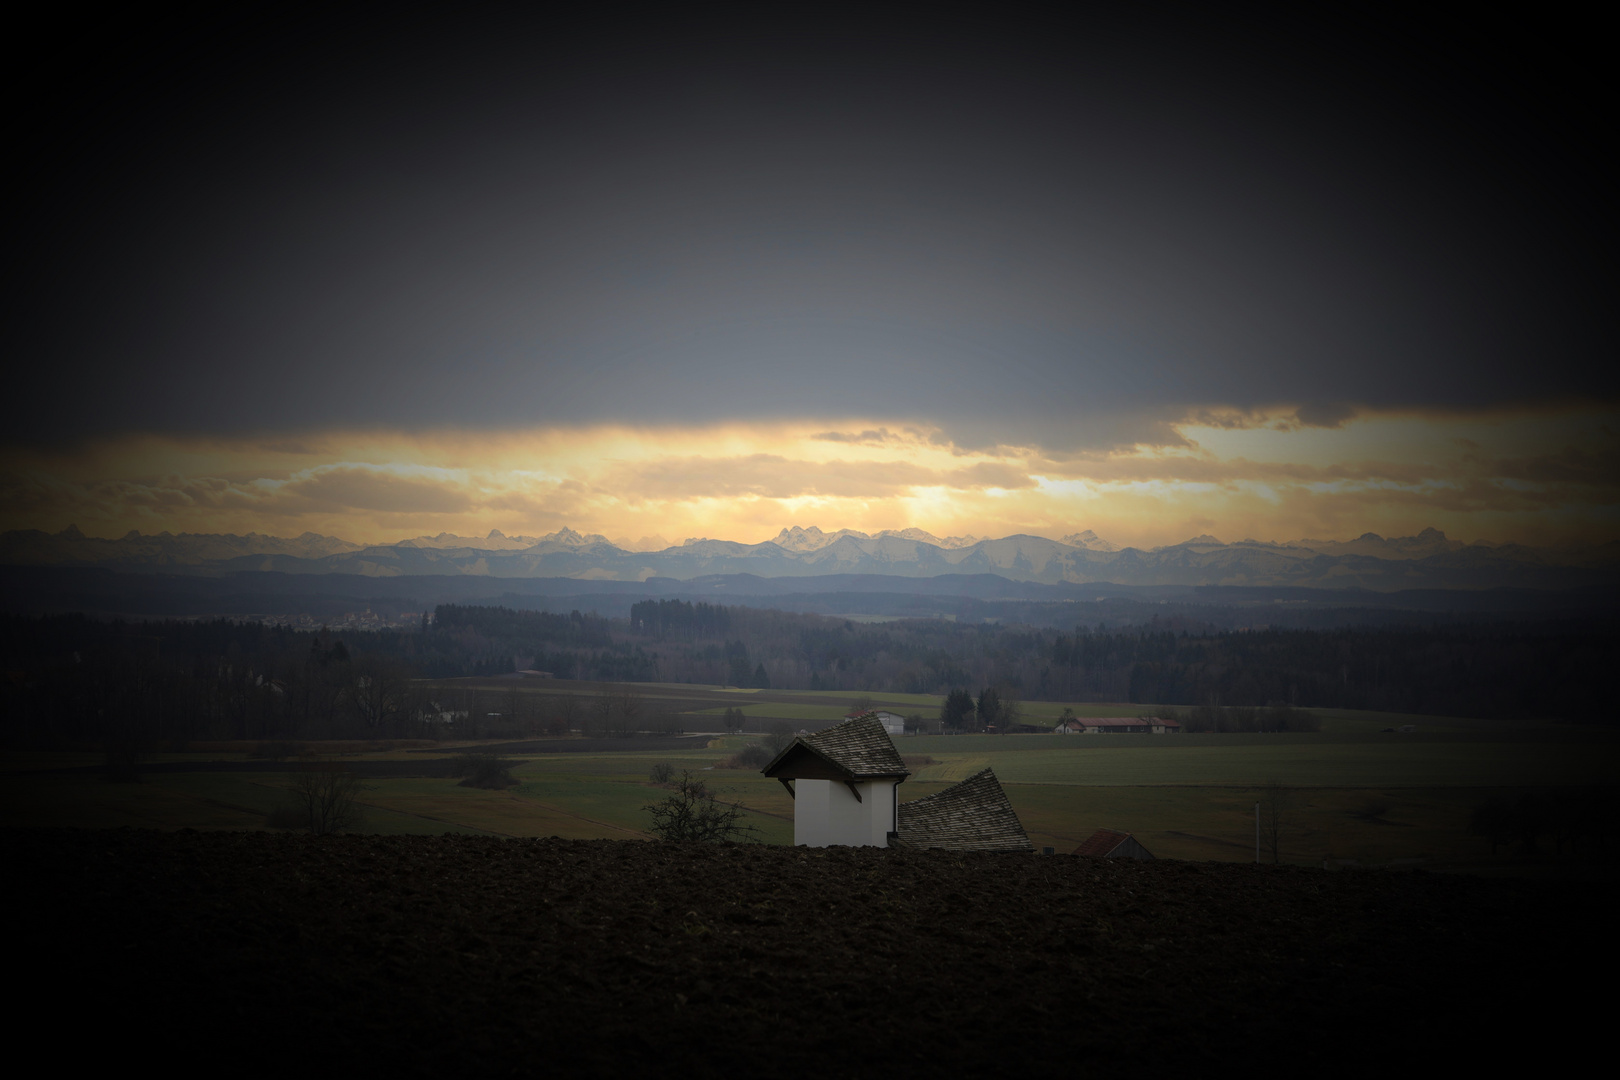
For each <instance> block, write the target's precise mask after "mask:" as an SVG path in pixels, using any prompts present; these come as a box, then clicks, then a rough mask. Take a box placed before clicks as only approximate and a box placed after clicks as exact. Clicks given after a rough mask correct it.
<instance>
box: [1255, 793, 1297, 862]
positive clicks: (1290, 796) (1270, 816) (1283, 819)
mask: <svg viewBox="0 0 1620 1080" xmlns="http://www.w3.org/2000/svg"><path fill="white" fill-rule="evenodd" d="M1298 794H1299V793H1298V792H1296V791H1295V790H1294V789H1293V788H1291V787H1287V786H1286V785H1284V784H1281V783H1279V782H1277V781H1276V780H1272V781H1270V782H1269V783H1267V784H1266V786H1265V787H1263V788H1261V789H1260V840H1261V842H1262V843H1263V844H1264V845H1265V848H1266V850H1267V851H1269V852H1271V861H1272V862H1274V863H1277V862H1281V861H1282V838H1283V835H1284V834H1285V833H1287V832H1291V831H1292V830H1293V827H1294V823H1295V818H1296V817H1297V810H1298V805H1299V798H1298Z"/></svg>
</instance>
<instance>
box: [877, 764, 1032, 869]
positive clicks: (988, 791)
mask: <svg viewBox="0 0 1620 1080" xmlns="http://www.w3.org/2000/svg"><path fill="white" fill-rule="evenodd" d="M891 843H892V845H893V846H894V847H907V848H950V849H951V850H953V851H1034V850H1035V846H1034V845H1033V844H1031V843H1030V842H1029V837H1028V836H1026V835H1025V834H1024V826H1023V824H1022V823H1021V822H1020V821H1019V820H1018V815H1017V814H1016V813H1015V812H1014V811H1013V808H1012V803H1010V802H1008V801H1007V793H1006V792H1004V791H1002V790H1001V784H1000V783H999V782H998V781H997V780H996V774H995V772H994V771H993V770H991V769H983V770H981V771H979V772H976V773H974V774H973V775H972V776H970V777H968V778H967V779H966V780H963V781H962V782H961V783H960V784H953V785H952V786H950V787H948V788H946V789H945V790H944V791H939V792H935V793H934V794H932V795H925V796H923V797H922V798H920V799H917V800H916V801H915V802H908V803H901V804H900V822H899V832H898V835H897V836H896V837H895V839H894V840H893V841H891Z"/></svg>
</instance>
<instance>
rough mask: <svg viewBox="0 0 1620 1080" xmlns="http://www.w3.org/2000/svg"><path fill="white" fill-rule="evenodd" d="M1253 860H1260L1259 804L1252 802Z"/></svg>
mask: <svg viewBox="0 0 1620 1080" xmlns="http://www.w3.org/2000/svg"><path fill="white" fill-rule="evenodd" d="M1254 861H1255V862H1259V861H1260V804H1259V803H1255V804H1254Z"/></svg>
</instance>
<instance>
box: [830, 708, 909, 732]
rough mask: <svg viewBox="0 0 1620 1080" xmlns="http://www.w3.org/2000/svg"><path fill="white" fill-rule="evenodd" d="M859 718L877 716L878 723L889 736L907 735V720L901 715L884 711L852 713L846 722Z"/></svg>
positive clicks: (846, 717) (846, 718)
mask: <svg viewBox="0 0 1620 1080" xmlns="http://www.w3.org/2000/svg"><path fill="white" fill-rule="evenodd" d="M857 716H875V717H877V722H878V723H880V724H882V725H883V730H884V731H885V732H886V733H888V734H889V735H904V734H905V733H906V718H905V717H903V716H901V715H900V714H899V713H892V712H884V711H883V710H882V709H878V710H875V711H873V712H864V713H858V712H852V713H850V714H849V715H847V716H845V717H844V719H845V720H853V719H855V718H856V717H857Z"/></svg>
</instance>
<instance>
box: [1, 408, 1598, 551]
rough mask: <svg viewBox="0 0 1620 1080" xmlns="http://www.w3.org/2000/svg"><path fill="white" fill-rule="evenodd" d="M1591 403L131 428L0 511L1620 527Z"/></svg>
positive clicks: (477, 519) (344, 518)
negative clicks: (1080, 433) (1072, 425)
mask: <svg viewBox="0 0 1620 1080" xmlns="http://www.w3.org/2000/svg"><path fill="white" fill-rule="evenodd" d="M1617 420H1620V418H1617V417H1616V416H1615V415H1614V414H1612V413H1607V412H1601V411H1592V410H1584V411H1583V410H1562V411H1557V412H1526V411H1520V412H1517V413H1498V414H1490V415H1473V416H1453V417H1449V418H1443V417H1435V416H1430V415H1422V414H1408V413H1394V414H1388V413H1382V414H1380V413H1363V414H1362V415H1360V416H1358V417H1356V418H1354V419H1348V420H1344V421H1342V422H1340V423H1339V424H1338V425H1337V426H1331V427H1307V426H1302V425H1300V424H1299V423H1297V420H1296V417H1295V416H1294V414H1293V413H1292V412H1291V411H1289V410H1278V411H1276V412H1275V413H1274V414H1264V413H1259V412H1256V413H1250V414H1247V419H1246V420H1245V422H1244V423H1241V424H1239V423H1236V422H1234V421H1233V420H1232V419H1231V417H1230V416H1227V415H1223V416H1222V417H1220V418H1218V422H1217V421H1211V420H1210V419H1209V416H1208V415H1207V410H1206V411H1205V413H1201V414H1199V415H1194V416H1190V417H1187V418H1184V419H1183V420H1182V422H1180V423H1178V424H1174V425H1172V426H1171V427H1172V432H1173V435H1174V438H1172V439H1167V440H1161V441H1158V442H1154V443H1145V444H1138V445H1133V446H1130V447H1124V448H1115V449H1112V450H1078V451H1077V450H1072V449H1067V448H1064V447H1051V446H1042V445H1039V444H1031V445H1023V446H1007V445H1001V446H998V447H994V448H990V449H982V448H981V449H974V448H971V447H963V446H960V445H957V444H956V443H954V442H953V441H951V440H950V439H948V438H946V437H945V436H944V435H943V434H942V433H941V432H940V431H939V430H928V429H923V428H919V427H916V426H914V425H912V426H908V425H905V424H902V423H898V422H882V421H868V422H863V423H860V424H856V425H849V426H848V428H847V429H839V428H834V427H830V426H828V425H827V424H826V423H825V421H820V422H818V421H816V420H814V419H811V420H805V421H798V422H788V423H782V424H775V425H769V426H766V425H739V424H725V425H713V426H706V427H690V426H688V427H667V428H661V429H656V430H654V429H629V428H617V427H582V428H545V429H532V430H529V431H522V432H504V433H495V434H489V433H481V432H470V433H469V432H454V431H450V432H438V433H430V434H425V435H404V434H400V433H386V432H384V433H377V432H373V433H370V434H364V435H359V434H355V433H328V434H325V435H307V434H306V435H305V436H304V437H302V438H301V439H298V440H294V439H279V440H278V439H258V440H228V439H211V440H177V439H174V438H166V437H160V436H141V437H135V438H129V439H121V440H112V441H108V442H105V443H102V444H99V445H96V446H93V447H90V448H87V449H82V450H78V451H74V452H71V453H49V452H45V451H26V452H25V451H17V452H14V453H12V454H10V455H8V456H7V458H6V459H5V460H4V470H3V472H0V503H3V505H4V506H5V508H6V509H5V512H4V514H5V517H4V523H5V525H6V526H7V527H42V528H47V529H59V528H62V527H64V526H65V525H67V524H69V523H70V522H71V523H75V524H77V525H78V526H79V527H80V528H81V529H83V530H85V531H86V532H89V533H91V534H96V535H109V536H110V535H119V534H121V533H122V532H124V531H127V530H128V529H140V530H141V531H143V532H151V531H162V530H169V531H177V532H178V531H190V532H238V533H244V532H250V531H257V532H265V533H272V534H278V535H293V534H296V533H299V532H303V531H306V530H310V531H315V532H322V533H327V534H332V535H338V536H342V537H345V538H348V539H353V540H359V541H392V540H397V539H402V538H405V537H407V536H415V535H421V534H436V533H438V532H441V531H449V532H456V533H461V534H464V535H473V534H482V533H484V532H487V531H488V530H489V529H492V528H498V529H500V530H502V531H503V532H506V533H508V534H519V533H524V534H531V535H533V534H538V533H543V532H549V531H553V530H555V529H557V528H559V527H561V526H563V525H568V526H571V527H573V528H575V529H578V530H580V531H582V532H599V533H603V534H607V535H629V536H641V535H650V534H661V535H664V536H668V537H671V538H678V537H680V536H710V537H720V538H727V539H738V540H747V541H755V540H761V539H765V538H767V537H768V536H770V535H772V534H774V533H775V532H776V530H777V529H779V528H780V527H782V526H784V525H789V524H803V525H810V524H817V525H821V526H823V527H825V528H857V529H863V530H876V529H883V528H905V527H910V526H917V527H921V528H924V529H927V530H928V531H930V532H933V533H936V534H938V535H951V534H963V533H971V534H974V535H980V536H982V535H987V534H988V535H1004V534H1008V533H1013V532H1030V533H1036V534H1041V535H1046V536H1051V537H1054V538H1055V537H1059V536H1062V535H1066V534H1068V533H1071V532H1074V531H1077V530H1079V529H1084V528H1091V529H1094V530H1096V531H1097V532H1098V533H1099V534H1101V535H1103V536H1105V537H1107V538H1108V539H1110V540H1113V541H1114V542H1116V543H1129V544H1135V545H1138V546H1152V545H1155V544H1163V543H1173V542H1177V541H1180V540H1183V539H1186V538H1187V537H1188V536H1191V535H1195V534H1197V533H1202V532H1212V533H1215V534H1216V535H1220V536H1222V537H1223V538H1227V539H1237V538H1241V537H1244V536H1251V537H1254V538H1256V539H1262V540H1287V539H1294V538H1298V537H1302V536H1312V537H1322V538H1345V537H1349V536H1354V535H1357V534H1359V533H1361V532H1363V531H1367V530H1372V531H1376V532H1381V533H1385V534H1395V535H1401V534H1409V533H1414V532H1416V531H1418V530H1419V529H1421V528H1423V527H1425V526H1429V525H1434V526H1437V527H1440V528H1443V529H1444V530H1445V531H1446V532H1448V533H1449V534H1451V535H1453V536H1456V537H1459V538H1462V539H1465V540H1474V539H1490V540H1520V541H1529V542H1536V543H1547V542H1562V541H1583V542H1584V541H1593V540H1609V539H1616V538H1620V474H1617V470H1616V468H1615V466H1614V464H1613V463H1614V462H1615V461H1617V460H1620V436H1617V432H1620V422H1617Z"/></svg>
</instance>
